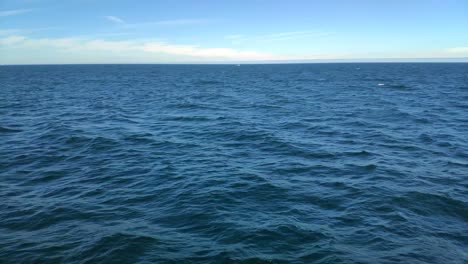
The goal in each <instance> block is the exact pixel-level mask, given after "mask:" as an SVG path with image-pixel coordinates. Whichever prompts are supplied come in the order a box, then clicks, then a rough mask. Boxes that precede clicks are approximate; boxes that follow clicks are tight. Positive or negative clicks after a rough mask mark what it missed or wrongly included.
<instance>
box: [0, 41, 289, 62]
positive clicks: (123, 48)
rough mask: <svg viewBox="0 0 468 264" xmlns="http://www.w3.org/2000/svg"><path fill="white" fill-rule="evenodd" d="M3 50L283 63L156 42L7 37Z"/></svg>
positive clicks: (235, 52) (259, 55) (242, 53)
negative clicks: (133, 53) (170, 56)
mask: <svg viewBox="0 0 468 264" xmlns="http://www.w3.org/2000/svg"><path fill="white" fill-rule="evenodd" d="M0 45H1V46H2V47H7V46H9V47H10V48H22V49H26V50H29V51H31V50H33V51H34V50H41V49H44V48H52V49H55V50H60V51H63V52H80V53H83V55H86V54H87V52H95V51H98V52H102V53H109V52H110V53H119V54H120V53H131V52H143V53H146V54H148V55H150V54H166V55H175V56H182V57H187V58H190V59H195V60H200V61H208V60H209V61H246V60H249V61H258V60H280V59H284V58H281V57H279V56H274V55H272V54H268V53H262V52H255V51H244V50H236V49H231V48H203V47H199V46H194V45H177V44H169V43H164V42H156V41H108V40H100V39H91V40H90V39H83V38H38V39H35V38H26V37H24V36H8V37H4V38H0Z"/></svg>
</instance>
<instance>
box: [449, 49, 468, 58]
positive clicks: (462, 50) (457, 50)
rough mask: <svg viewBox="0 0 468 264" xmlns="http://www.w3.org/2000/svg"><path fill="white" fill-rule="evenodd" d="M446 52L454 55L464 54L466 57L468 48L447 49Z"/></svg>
mask: <svg viewBox="0 0 468 264" xmlns="http://www.w3.org/2000/svg"><path fill="white" fill-rule="evenodd" d="M447 51H448V52H450V53H455V54H466V55H467V56H468V47H456V48H450V49H447Z"/></svg>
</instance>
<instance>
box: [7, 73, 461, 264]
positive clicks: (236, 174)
mask: <svg viewBox="0 0 468 264" xmlns="http://www.w3.org/2000/svg"><path fill="white" fill-rule="evenodd" d="M0 120H1V123H0V199H1V202H0V262H1V263H467V262H468V253H467V252H468V251H467V248H468V64H304V65H300V64H297V65H241V66H240V67H237V66H233V65H94V66H93V65H68V66H3V67H0Z"/></svg>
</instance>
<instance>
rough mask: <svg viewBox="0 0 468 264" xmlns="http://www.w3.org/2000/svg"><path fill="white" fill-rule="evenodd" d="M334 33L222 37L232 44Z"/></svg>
mask: <svg viewBox="0 0 468 264" xmlns="http://www.w3.org/2000/svg"><path fill="white" fill-rule="evenodd" d="M331 35H334V33H332V32H318V31H290V32H280V33H273V34H266V35H257V36H245V35H240V34H237V35H227V36H225V37H224V38H225V39H228V40H231V41H232V42H233V43H234V44H239V43H244V42H273V41H284V40H294V39H301V38H323V37H328V36H331Z"/></svg>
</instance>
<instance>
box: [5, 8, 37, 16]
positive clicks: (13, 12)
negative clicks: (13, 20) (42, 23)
mask: <svg viewBox="0 0 468 264" xmlns="http://www.w3.org/2000/svg"><path fill="white" fill-rule="evenodd" d="M31 11H32V9H14V10H4V11H0V17H7V16H16V15H21V14H24V13H28V12H31Z"/></svg>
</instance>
